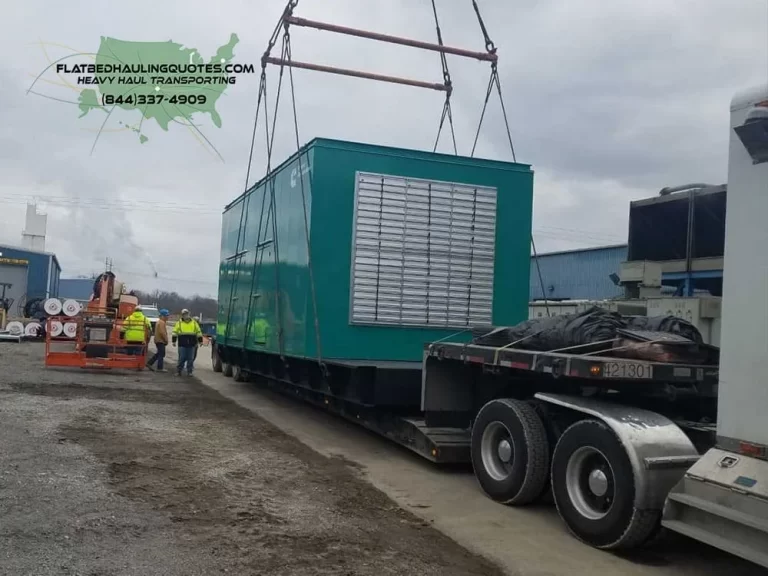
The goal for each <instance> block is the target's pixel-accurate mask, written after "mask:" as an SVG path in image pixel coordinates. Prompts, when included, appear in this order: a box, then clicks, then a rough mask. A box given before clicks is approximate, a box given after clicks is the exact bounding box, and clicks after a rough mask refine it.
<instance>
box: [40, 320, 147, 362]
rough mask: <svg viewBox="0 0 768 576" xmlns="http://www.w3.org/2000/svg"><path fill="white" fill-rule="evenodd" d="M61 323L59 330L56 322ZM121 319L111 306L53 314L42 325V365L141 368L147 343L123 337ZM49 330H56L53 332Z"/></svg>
mask: <svg viewBox="0 0 768 576" xmlns="http://www.w3.org/2000/svg"><path fill="white" fill-rule="evenodd" d="M57 322H58V323H60V324H61V331H59V327H58V326H57V324H56V323H57ZM124 324H125V320H123V319H120V318H115V313H114V310H111V309H109V310H93V309H91V310H89V311H88V312H87V313H86V314H83V315H79V316H75V317H69V316H53V317H50V318H48V319H47V321H46V326H45V365H46V367H49V366H58V367H70V368H112V369H127V370H143V369H144V366H145V365H146V358H147V345H146V343H145V344H135V343H128V342H126V341H125V340H124V338H123V333H124V330H125V328H124ZM53 332H57V334H56V335H55V336H54V335H53Z"/></svg>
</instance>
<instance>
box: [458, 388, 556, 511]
mask: <svg viewBox="0 0 768 576" xmlns="http://www.w3.org/2000/svg"><path fill="white" fill-rule="evenodd" d="M471 456H472V467H473V468H474V470H475V477H476V478H477V481H478V483H479V484H480V487H481V488H482V489H483V492H485V493H486V494H487V495H488V496H489V497H490V498H492V499H493V500H496V501H497V502H501V503H502V504H509V505H517V506H520V505H523V504H529V503H531V502H533V501H535V500H536V499H537V498H539V497H540V496H541V495H542V493H543V492H544V490H545V488H546V485H547V479H548V476H549V442H548V441H547V434H546V430H545V429H544V424H543V422H542V421H541V418H540V417H539V415H538V414H537V413H536V411H535V410H534V409H533V407H532V406H530V405H529V404H527V403H526V402H522V401H520V400H511V399H506V398H504V399H497V400H491V401H490V402H488V403H487V404H486V405H485V406H483V407H482V408H481V409H480V411H479V412H478V414H477V418H476V419H475V422H474V424H473V425H472V443H471Z"/></svg>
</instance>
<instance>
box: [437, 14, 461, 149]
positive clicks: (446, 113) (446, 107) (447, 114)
mask: <svg viewBox="0 0 768 576" xmlns="http://www.w3.org/2000/svg"><path fill="white" fill-rule="evenodd" d="M432 13H433V14H434V16H435V28H436V29H437V42H438V44H439V45H440V46H443V32H442V30H440V21H439V20H438V18H437V6H436V5H435V0H432ZM440 63H441V65H442V67H443V82H444V83H445V85H446V86H447V88H448V89H447V90H446V92H445V103H444V104H443V113H442V115H441V117H440V125H439V126H438V128H437V138H435V146H434V147H433V148H432V152H435V151H437V145H438V144H439V142H440V134H441V133H442V131H443V125H444V124H445V119H446V118H447V119H448V124H449V125H450V127H451V140H452V141H453V153H454V154H456V155H458V153H459V150H458V148H457V147H456V132H455V131H454V128H453V111H452V110H451V94H452V93H453V82H452V81H451V73H450V71H449V70H448V59H447V58H446V56H445V52H441V53H440Z"/></svg>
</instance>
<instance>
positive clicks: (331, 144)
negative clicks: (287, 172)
mask: <svg viewBox="0 0 768 576" xmlns="http://www.w3.org/2000/svg"><path fill="white" fill-rule="evenodd" d="M314 147H322V148H332V149H337V150H340V149H342V150H360V151H365V152H368V153H374V154H375V153H379V154H381V153H382V152H384V151H389V152H390V153H398V154H399V155H402V156H411V157H413V156H417V157H419V156H420V157H424V158H426V157H428V156H429V157H431V158H434V159H440V160H441V161H443V162H448V163H452V164H455V163H459V164H474V165H477V166H486V167H488V168H496V169H499V170H511V171H514V172H532V170H531V164H525V163H522V162H506V161H503V160H491V159H488V158H473V157H470V156H460V155H456V154H445V153H442V152H429V151H426V150H417V149H413V148H399V147H396V146H384V145H381V144H367V143H364V142H354V141H349V140H338V139H334V138H322V137H315V138H312V139H311V140H309V141H308V142H307V143H306V144H304V145H303V146H302V147H301V148H299V149H298V150H297V151H296V152H294V153H293V154H291V155H290V156H288V157H287V158H286V159H285V160H283V161H282V162H281V163H280V164H278V165H277V166H276V167H275V168H273V169H272V171H271V173H270V174H266V175H264V177H263V178H261V179H259V180H258V181H257V182H256V183H254V184H252V185H251V186H249V187H248V188H247V189H246V190H244V191H243V192H241V193H240V194H239V195H238V196H237V197H236V198H235V199H234V200H232V201H231V202H229V203H228V204H227V205H226V206H225V207H224V210H223V212H227V211H228V210H229V209H230V208H232V207H233V206H235V205H236V204H237V203H238V202H240V201H241V200H243V198H245V196H246V195H247V194H248V193H249V192H251V191H252V190H255V189H257V188H258V187H259V186H261V185H262V184H263V183H264V182H266V181H267V178H268V177H269V176H270V175H271V174H277V173H278V172H280V171H282V170H283V169H284V168H285V167H286V166H287V165H288V164H290V163H291V162H293V161H294V160H295V159H296V158H298V157H299V156H300V155H302V154H305V153H307V152H308V151H309V150H310V149H311V148H314Z"/></svg>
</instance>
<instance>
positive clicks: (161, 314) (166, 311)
mask: <svg viewBox="0 0 768 576" xmlns="http://www.w3.org/2000/svg"><path fill="white" fill-rule="evenodd" d="M169 315H170V312H168V310H166V309H165V308H163V309H162V310H160V316H169Z"/></svg>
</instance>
